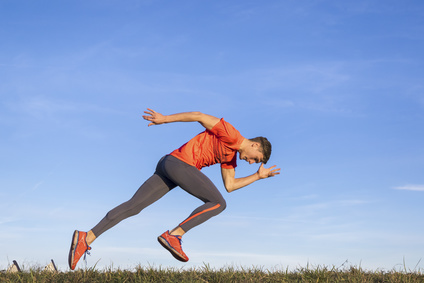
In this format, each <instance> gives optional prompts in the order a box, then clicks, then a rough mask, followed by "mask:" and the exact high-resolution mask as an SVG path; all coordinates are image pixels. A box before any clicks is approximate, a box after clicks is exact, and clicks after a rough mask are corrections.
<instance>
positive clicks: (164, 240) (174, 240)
mask: <svg viewBox="0 0 424 283" xmlns="http://www.w3.org/2000/svg"><path fill="white" fill-rule="evenodd" d="M158 241H159V243H160V244H161V245H162V246H163V247H164V248H165V249H167V250H168V251H169V252H170V253H171V254H172V255H173V256H174V257H175V258H176V259H178V260H179V261H183V262H187V261H188V257H187V256H186V254H185V253H184V252H183V249H182V248H181V236H173V235H170V234H169V231H166V232H165V233H163V234H162V235H160V236H159V237H158Z"/></svg>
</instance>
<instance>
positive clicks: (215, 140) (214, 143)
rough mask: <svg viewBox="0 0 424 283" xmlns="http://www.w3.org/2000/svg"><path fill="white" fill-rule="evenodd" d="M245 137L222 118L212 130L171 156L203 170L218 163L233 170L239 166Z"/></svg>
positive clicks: (199, 135) (197, 137)
mask: <svg viewBox="0 0 424 283" xmlns="http://www.w3.org/2000/svg"><path fill="white" fill-rule="evenodd" d="M243 140H244V137H243V136H242V135H241V134H240V132H239V131H237V130H236V129H235V128H234V127H233V126H232V125H231V124H230V123H228V122H226V121H224V119H223V118H222V119H221V120H220V121H219V122H218V123H217V124H216V125H215V126H214V127H213V128H212V129H211V130H205V131H204V132H202V133H200V134H198V135H197V136H195V137H194V138H192V139H191V140H190V141H188V142H187V143H186V144H184V145H183V146H181V147H180V148H179V149H176V150H174V151H173V152H172V153H171V155H172V156H175V157H176V158H178V159H180V160H182V161H184V162H185V163H187V164H190V165H193V166H195V167H196V168H197V169H199V170H200V169H202V168H203V167H206V166H211V165H213V164H216V163H221V167H222V168H225V169H232V168H235V167H236V166H237V150H238V149H239V148H240V145H241V143H242V141H243Z"/></svg>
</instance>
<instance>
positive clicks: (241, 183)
mask: <svg viewBox="0 0 424 283" xmlns="http://www.w3.org/2000/svg"><path fill="white" fill-rule="evenodd" d="M275 167H276V165H274V166H272V167H270V168H264V165H263V164H261V166H260V167H259V169H258V171H257V172H256V173H254V174H252V175H250V176H247V177H242V178H235V175H236V171H235V170H234V169H224V168H221V175H222V180H223V181H224V186H225V189H226V190H227V192H229V193H231V192H232V191H235V190H238V189H240V188H243V187H245V186H247V185H250V184H251V183H253V182H255V181H258V180H261V179H265V178H269V177H273V176H275V175H278V174H280V172H279V171H280V168H276V169H275Z"/></svg>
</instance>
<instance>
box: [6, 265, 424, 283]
mask: <svg viewBox="0 0 424 283" xmlns="http://www.w3.org/2000/svg"><path fill="white" fill-rule="evenodd" d="M0 282H2V283H3V282H25V283H26V282H52V283H53V282H54V283H56V282H87V283H88V282H90V283H91V282H223V283H227V282H358V283H362V282H424V274H423V273H422V272H421V271H414V272H408V271H404V272H400V271H365V270H362V269H360V268H356V267H350V268H345V269H343V270H338V269H335V268H327V267H317V268H314V269H310V268H299V269H297V270H295V271H288V270H263V269H260V268H251V269H243V268H241V269H233V268H222V269H219V270H213V269H211V268H209V267H208V266H207V265H205V266H204V267H201V268H198V269H190V270H179V269H170V268H167V269H162V268H145V267H137V268H135V269H134V270H132V271H131V270H119V269H118V270H111V269H109V270H103V271H99V270H96V269H86V270H77V271H72V272H57V273H52V272H46V271H42V269H30V270H25V271H23V272H19V273H1V274H0Z"/></svg>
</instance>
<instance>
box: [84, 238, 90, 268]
mask: <svg viewBox="0 0 424 283" xmlns="http://www.w3.org/2000/svg"><path fill="white" fill-rule="evenodd" d="M86 245H87V243H86ZM90 250H91V247H90V246H88V245H87V250H86V251H85V252H84V262H85V264H86V265H87V259H86V257H87V255H89V256H91V253H90Z"/></svg>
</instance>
